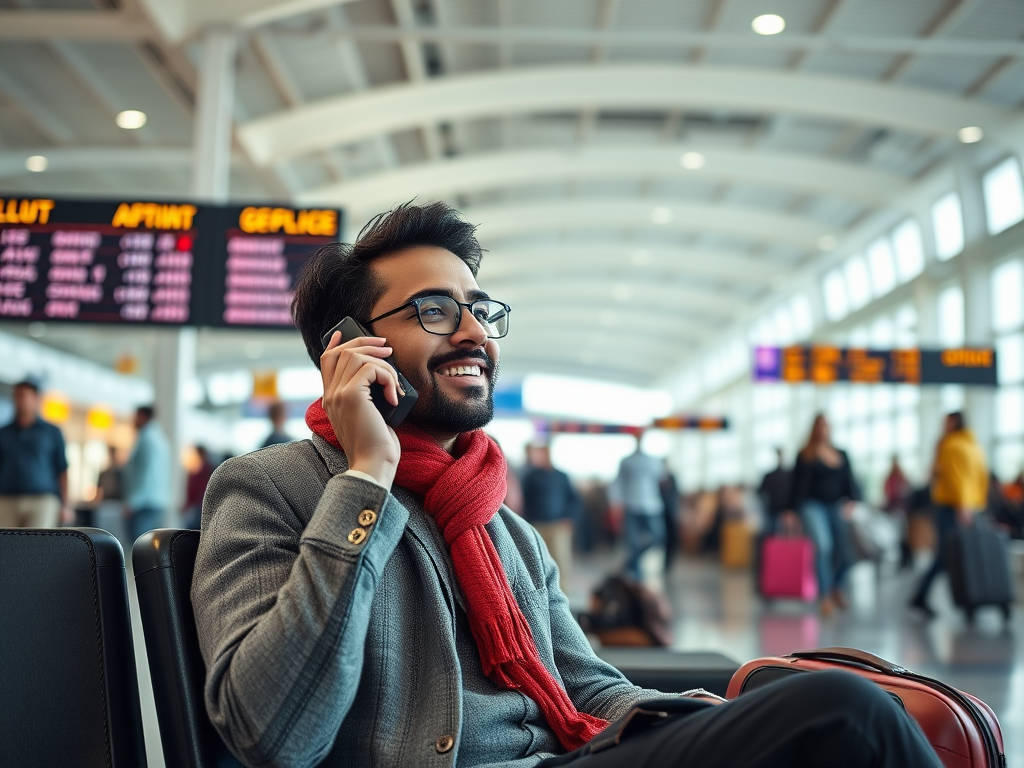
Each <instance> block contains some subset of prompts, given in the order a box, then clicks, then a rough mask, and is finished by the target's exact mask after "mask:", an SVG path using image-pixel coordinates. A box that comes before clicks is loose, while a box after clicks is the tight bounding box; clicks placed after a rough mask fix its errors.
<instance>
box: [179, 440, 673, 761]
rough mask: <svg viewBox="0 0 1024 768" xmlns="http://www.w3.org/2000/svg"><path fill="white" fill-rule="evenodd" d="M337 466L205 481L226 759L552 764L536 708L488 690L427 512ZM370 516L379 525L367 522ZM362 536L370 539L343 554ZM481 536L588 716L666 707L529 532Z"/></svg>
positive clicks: (201, 615)
mask: <svg viewBox="0 0 1024 768" xmlns="http://www.w3.org/2000/svg"><path fill="white" fill-rule="evenodd" d="M346 469H347V463H346V460H345V456H344V454H343V453H342V452H341V451H338V450H336V449H334V448H333V447H332V446H330V445H329V444H328V443H327V442H326V441H324V440H322V439H321V438H319V437H314V438H313V440H312V441H310V440H304V441H301V442H295V443H288V444H284V445H277V446H272V447H269V448H265V449H263V450H260V451H257V452H255V453H251V454H248V455H246V456H241V457H238V458H236V459H232V460H230V461H227V462H225V463H224V464H223V465H221V466H220V467H219V468H218V469H217V471H216V472H215V473H214V475H213V478H212V480H211V481H210V485H209V488H208V490H207V493H206V498H205V501H204V503H203V536H202V542H201V544H200V547H199V555H198V559H197V562H196V572H195V580H194V582H193V586H192V602H193V605H194V607H195V613H196V623H197V625H198V630H199V643H200V646H201V648H202V652H203V657H204V659H205V661H206V666H207V679H206V706H207V710H208V712H209V714H210V717H211V719H212V720H213V723H214V725H215V726H216V728H217V730H218V731H219V733H220V734H221V737H222V738H223V739H224V741H225V742H226V743H227V745H228V746H229V747H230V748H231V750H232V751H233V752H234V753H235V754H236V755H238V756H239V757H240V758H241V759H242V760H243V762H245V763H247V764H248V765H252V766H314V765H324V766H346V767H347V768H348V767H361V766H380V767H381V768H385V767H386V768H393V767H394V766H417V767H419V766H438V767H439V768H440V767H442V766H444V767H448V766H454V765H460V766H466V765H482V764H487V765H490V766H495V767H497V766H501V768H526V766H532V765H535V764H536V763H537V762H539V761H540V760H542V759H543V758H544V757H547V756H549V755H550V754H552V753H557V752H560V751H561V749H560V747H559V746H558V742H557V740H556V739H555V738H554V735H553V734H552V732H551V731H550V729H549V728H548V727H547V725H546V723H545V722H544V720H543V717H542V716H541V715H540V713H539V710H538V708H537V706H536V704H535V703H534V702H533V701H532V700H530V699H529V698H528V697H526V696H524V695H522V694H520V693H519V692H517V691H506V690H501V689H499V688H497V687H496V686H494V685H493V684H492V683H491V682H490V681H489V680H488V679H487V678H485V677H484V676H483V674H482V672H481V670H480V662H479V656H478V655H477V651H476V646H475V643H474V642H473V639H472V637H471V636H470V634H469V630H468V626H467V623H466V620H465V614H464V608H465V606H464V602H463V598H462V595H461V594H460V593H459V590H458V588H457V587H456V586H455V579H454V576H453V572H452V567H451V562H450V559H449V556H448V552H447V549H446V547H445V544H444V540H443V539H442V538H441V535H440V532H439V531H438V529H437V526H436V524H435V523H434V521H433V519H432V518H430V516H429V515H427V514H426V513H425V512H424V511H423V509H422V506H421V500H420V498H419V497H418V496H416V495H415V494H413V493H412V492H410V491H407V490H406V489H404V488H400V487H397V486H396V487H395V488H394V489H393V492H392V493H388V492H387V491H385V490H384V489H383V488H381V487H380V486H377V485H375V484H373V483H371V482H368V481H366V480H363V479H360V478H358V477H354V476H352V475H344V474H342V473H343V472H344V471H345V470H346ZM364 510H370V511H371V512H373V513H375V514H376V516H377V517H376V520H375V522H373V523H372V524H369V525H364V526H361V525H360V524H359V522H358V517H359V516H360V513H362V512H364ZM367 517H370V516H369V515H364V519H366V518H367ZM360 527H363V528H364V529H365V530H367V531H368V535H367V536H366V537H365V539H364V540H362V541H359V542H358V543H350V540H349V534H350V532H351V531H353V530H355V529H356V528H360ZM487 531H488V533H489V535H490V537H491V540H492V541H493V542H494V545H495V547H496V548H497V551H498V555H499V556H500V558H501V561H502V564H503V565H504V568H505V572H506V574H507V575H508V579H509V582H510V584H511V587H512V592H513V594H514V595H515V597H516V601H517V602H518V603H519V606H520V608H521V609H522V611H523V613H524V614H525V616H526V618H527V620H528V621H529V624H530V627H531V629H532V630H533V635H534V640H535V642H536V645H537V649H538V650H539V652H540V657H541V659H542V660H543V662H544V664H545V666H547V667H548V669H550V670H551V672H552V674H553V675H554V676H555V678H556V679H558V680H560V681H561V683H562V684H563V685H564V686H565V689H566V691H567V692H568V694H569V697H570V698H571V699H572V701H573V703H574V704H575V705H576V707H577V708H578V709H579V710H580V711H582V712H588V713H590V714H592V715H595V716H597V717H602V718H605V719H614V718H616V717H619V716H620V715H622V714H623V713H624V712H625V711H626V710H628V708H629V707H630V706H632V705H633V704H634V703H635V702H636V701H638V700H639V699H640V698H643V697H647V696H655V695H658V694H657V692H656V691H646V690H644V689H640V688H636V687H634V686H633V685H631V684H630V683H629V682H627V681H626V680H625V678H623V677H622V675H621V674H620V673H619V672H618V671H616V670H615V669H614V668H612V667H611V666H609V665H608V664H606V663H604V662H603V661H601V660H600V659H598V658H597V657H596V656H595V655H594V653H593V651H592V650H591V647H590V645H589V644H588V643H587V640H586V638H585V637H584V635H583V633H582V632H581V631H580V629H579V627H578V625H577V624H576V622H575V620H574V619H573V617H572V615H571V614H570V612H569V607H568V603H567V601H566V599H565V597H564V595H563V594H562V593H561V592H560V591H559V589H558V575H557V570H556V568H555V565H554V563H553V561H552V560H551V558H550V556H549V555H548V553H547V551H546V550H545V548H544V544H543V543H542V541H541V539H540V537H539V536H538V535H537V534H536V532H535V531H534V530H533V529H532V528H531V527H530V526H528V525H527V524H525V523H524V522H523V521H522V520H521V519H520V518H519V517H517V516H516V515H515V514H514V513H512V512H510V511H509V510H508V509H506V508H505V507H502V509H501V510H500V511H499V513H498V514H497V515H495V517H494V519H493V520H492V521H491V522H490V523H488V525H487ZM353 538H358V537H353ZM457 606H462V609H461V610H460V609H459V608H457ZM447 737H451V738H447Z"/></svg>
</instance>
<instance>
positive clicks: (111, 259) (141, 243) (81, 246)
mask: <svg viewBox="0 0 1024 768" xmlns="http://www.w3.org/2000/svg"><path fill="white" fill-rule="evenodd" d="M197 214H198V208H197V207H196V206H195V205H192V204H190V203H177V202H159V203H158V202H148V201H63V200H51V199H38V198H37V199H33V198H24V199H19V198H13V199H12V198H6V199H0V319H18V320H67V321H78V322H88V323H140V322H149V323H166V324H177V325H180V324H183V323H187V322H189V321H190V319H191V289H192V284H193V268H194V266H195V256H194V246H195V244H196V238H197V236H198V234H199V229H198V219H199V217H198V215H197Z"/></svg>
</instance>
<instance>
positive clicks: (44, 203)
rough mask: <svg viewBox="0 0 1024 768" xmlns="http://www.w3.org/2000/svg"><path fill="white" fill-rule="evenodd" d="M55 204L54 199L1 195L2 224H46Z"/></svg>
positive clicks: (0, 222)
mask: <svg viewBox="0 0 1024 768" xmlns="http://www.w3.org/2000/svg"><path fill="white" fill-rule="evenodd" d="M54 205H56V203H55V202H54V201H53V200H38V199H35V200H33V199H28V198H26V199H20V200H19V199H17V198H11V199H10V200H4V199H3V198H2V197H0V224H46V223H47V222H49V221H50V211H52V210H53V207H54Z"/></svg>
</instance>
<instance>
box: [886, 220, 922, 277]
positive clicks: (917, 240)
mask: <svg viewBox="0 0 1024 768" xmlns="http://www.w3.org/2000/svg"><path fill="white" fill-rule="evenodd" d="M892 246H893V250H894V251H895V252H896V271H897V272H898V273H899V276H900V281H901V282H904V283H905V282H907V281H908V280H913V279H914V278H915V277H917V276H918V275H919V274H921V273H922V272H923V271H924V244H923V243H922V242H921V228H920V227H919V226H917V222H916V221H914V220H913V219H907V220H906V221H905V222H903V223H902V224H900V225H899V226H898V227H896V229H895V230H893V233H892Z"/></svg>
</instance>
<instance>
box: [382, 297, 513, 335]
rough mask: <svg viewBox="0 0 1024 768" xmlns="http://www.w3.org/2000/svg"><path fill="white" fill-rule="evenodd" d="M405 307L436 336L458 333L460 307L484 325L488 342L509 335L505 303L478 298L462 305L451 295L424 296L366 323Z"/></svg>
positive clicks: (460, 320)
mask: <svg viewBox="0 0 1024 768" xmlns="http://www.w3.org/2000/svg"><path fill="white" fill-rule="evenodd" d="M407 307H415V308H416V318H417V319H418V320H419V321H420V327H421V328H422V329H423V330H424V331H426V332H427V333H432V334H434V335H435V336H451V335H452V334H453V333H455V332H456V331H457V330H459V325H460V323H462V308H463V307H465V308H466V309H468V310H469V311H470V313H471V314H472V315H473V318H474V319H475V320H476V321H477V322H478V323H480V325H482V326H483V328H484V331H485V332H486V333H487V338H489V339H500V338H503V337H504V336H505V335H506V334H507V333H508V314H509V312H511V311H512V307H510V306H509V305H508V304H505V303H504V302H501V301H494V300H493V299H477V300H476V301H471V302H469V303H468V304H464V303H462V302H461V301H456V300H455V299H453V298H452V297H451V296H424V297H423V298H422V299H413V300H412V301H410V302H407V303H405V304H403V305H402V306H400V307H397V308H396V309H392V310H391V311H390V312H385V313H384V314H383V315H377V317H375V318H373V319H372V320H367V321H366V324H367V325H373V324H374V323H376V322H377V321H378V320H383V319H384V318H385V317H390V316H391V315H395V314H398V313H399V312H401V311H402V310H403V309H405V308H407Z"/></svg>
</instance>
